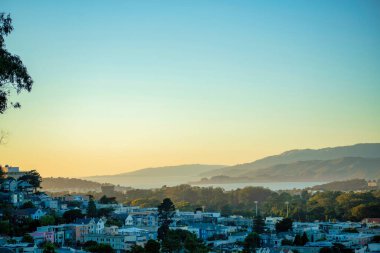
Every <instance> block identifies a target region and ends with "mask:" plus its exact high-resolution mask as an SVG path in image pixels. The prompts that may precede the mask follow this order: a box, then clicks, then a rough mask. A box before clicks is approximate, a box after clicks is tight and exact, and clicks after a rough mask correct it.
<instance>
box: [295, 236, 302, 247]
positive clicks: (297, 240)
mask: <svg viewBox="0 0 380 253" xmlns="http://www.w3.org/2000/svg"><path fill="white" fill-rule="evenodd" d="M293 244H294V245H295V246H302V240H301V236H300V235H299V234H297V235H296V236H295V237H294V241H293Z"/></svg>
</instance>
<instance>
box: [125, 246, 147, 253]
mask: <svg viewBox="0 0 380 253" xmlns="http://www.w3.org/2000/svg"><path fill="white" fill-rule="evenodd" d="M128 253H145V249H144V248H143V247H141V246H140V245H133V246H132V247H131V250H129V251H128Z"/></svg>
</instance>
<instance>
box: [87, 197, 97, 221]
mask: <svg viewBox="0 0 380 253" xmlns="http://www.w3.org/2000/svg"><path fill="white" fill-rule="evenodd" d="M87 215H88V217H96V216H97V210H96V205H95V202H94V198H93V197H92V196H91V197H90V201H89V202H88V206H87Z"/></svg>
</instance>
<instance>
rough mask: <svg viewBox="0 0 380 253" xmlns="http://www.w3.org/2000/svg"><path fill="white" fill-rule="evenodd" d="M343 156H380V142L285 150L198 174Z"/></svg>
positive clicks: (246, 171) (237, 172) (232, 173)
mask: <svg viewBox="0 0 380 253" xmlns="http://www.w3.org/2000/svg"><path fill="white" fill-rule="evenodd" d="M344 157H362V158H380V143H367V144H356V145H352V146H342V147H334V148H322V149H301V150H291V151H286V152H284V153H282V154H280V155H274V156H268V157H265V158H263V159H259V160H256V161H254V162H251V163H245V164H238V165H234V166H229V167H224V168H220V169H216V170H214V171H209V172H205V173H202V174H200V176H202V177H211V176H219V175H225V176H230V177H236V176H242V175H246V174H249V173H252V172H253V171H255V170H260V169H264V168H267V167H270V166H274V165H278V164H290V163H294V162H299V161H313V160H333V159H339V158H344Z"/></svg>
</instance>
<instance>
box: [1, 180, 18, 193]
mask: <svg viewBox="0 0 380 253" xmlns="http://www.w3.org/2000/svg"><path fill="white" fill-rule="evenodd" d="M1 190H2V191H4V192H15V191H16V190H17V180H16V179H14V178H13V177H9V178H7V179H5V180H4V182H3V183H2V184H1Z"/></svg>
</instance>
